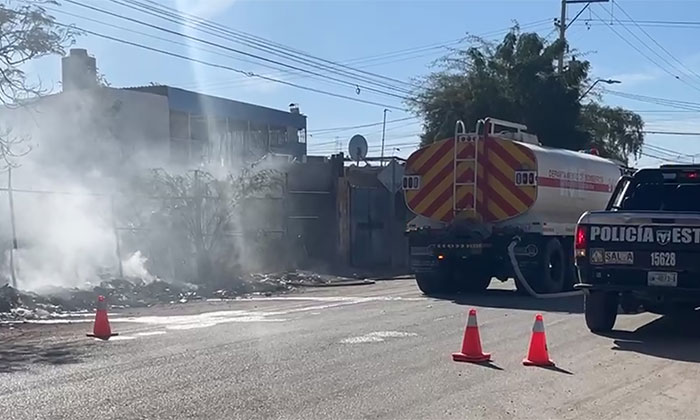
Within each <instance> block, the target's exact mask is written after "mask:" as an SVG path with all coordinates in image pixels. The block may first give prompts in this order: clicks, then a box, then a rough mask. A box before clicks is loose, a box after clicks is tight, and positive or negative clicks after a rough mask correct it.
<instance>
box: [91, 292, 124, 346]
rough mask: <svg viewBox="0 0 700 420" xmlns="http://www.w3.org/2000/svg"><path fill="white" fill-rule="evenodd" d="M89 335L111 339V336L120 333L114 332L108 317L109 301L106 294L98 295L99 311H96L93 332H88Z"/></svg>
mask: <svg viewBox="0 0 700 420" xmlns="http://www.w3.org/2000/svg"><path fill="white" fill-rule="evenodd" d="M86 335H87V336H88V337H94V338H99V339H101V340H109V338H110V337H114V336H116V335H119V334H118V333H113V332H112V329H111V328H110V326H109V319H107V302H105V298H104V296H98V297H97V312H96V313H95V324H94V326H93V328H92V334H89V333H88V334H86Z"/></svg>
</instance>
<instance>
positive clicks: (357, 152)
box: [348, 134, 367, 162]
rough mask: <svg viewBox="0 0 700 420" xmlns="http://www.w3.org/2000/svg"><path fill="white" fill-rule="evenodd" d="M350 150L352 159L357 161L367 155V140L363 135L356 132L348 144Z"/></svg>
mask: <svg viewBox="0 0 700 420" xmlns="http://www.w3.org/2000/svg"><path fill="white" fill-rule="evenodd" d="M348 152H350V158H351V159H352V160H354V161H356V162H359V161H361V160H364V159H365V157H367V140H366V139H365V138H364V137H363V136H361V135H359V134H355V135H354V136H352V138H351V139H350V144H348Z"/></svg>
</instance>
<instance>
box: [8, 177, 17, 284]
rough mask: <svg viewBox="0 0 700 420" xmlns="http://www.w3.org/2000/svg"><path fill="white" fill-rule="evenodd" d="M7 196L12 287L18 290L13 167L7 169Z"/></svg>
mask: <svg viewBox="0 0 700 420" xmlns="http://www.w3.org/2000/svg"><path fill="white" fill-rule="evenodd" d="M7 196H8V198H9V201H10V224H11V225H12V247H11V248H10V278H11V279H12V287H13V288H15V289H16V288H17V274H16V273H15V252H17V230H16V228H15V201H14V198H13V196H12V166H10V167H8V168H7Z"/></svg>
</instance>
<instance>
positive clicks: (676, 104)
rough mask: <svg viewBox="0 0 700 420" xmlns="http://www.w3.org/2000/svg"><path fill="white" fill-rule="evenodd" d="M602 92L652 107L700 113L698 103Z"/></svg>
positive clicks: (612, 91) (699, 104)
mask: <svg viewBox="0 0 700 420" xmlns="http://www.w3.org/2000/svg"><path fill="white" fill-rule="evenodd" d="M602 91H603V92H604V93H605V94H608V95H613V96H618V97H620V98H625V99H631V100H634V101H639V102H646V103H650V104H654V105H661V106H666V107H669V108H676V109H681V110H685V111H693V112H696V111H700V103H698V102H688V101H680V100H675V99H665V98H658V97H654V96H646V95H638V94H632V93H626V92H618V91H615V90H610V89H605V88H603V90H602Z"/></svg>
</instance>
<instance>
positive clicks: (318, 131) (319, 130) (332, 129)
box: [309, 117, 419, 134]
mask: <svg viewBox="0 0 700 420" xmlns="http://www.w3.org/2000/svg"><path fill="white" fill-rule="evenodd" d="M417 118H419V117H404V118H397V119H394V120H389V121H387V122H386V123H387V124H392V123H396V122H401V121H408V120H413V119H417ZM382 124H384V122H383V121H379V122H376V123H368V124H359V125H350V126H344V127H330V128H317V129H316V130H309V133H313V134H328V133H329V132H336V131H348V130H354V129H357V128H367V127H375V126H379V125H382Z"/></svg>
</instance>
